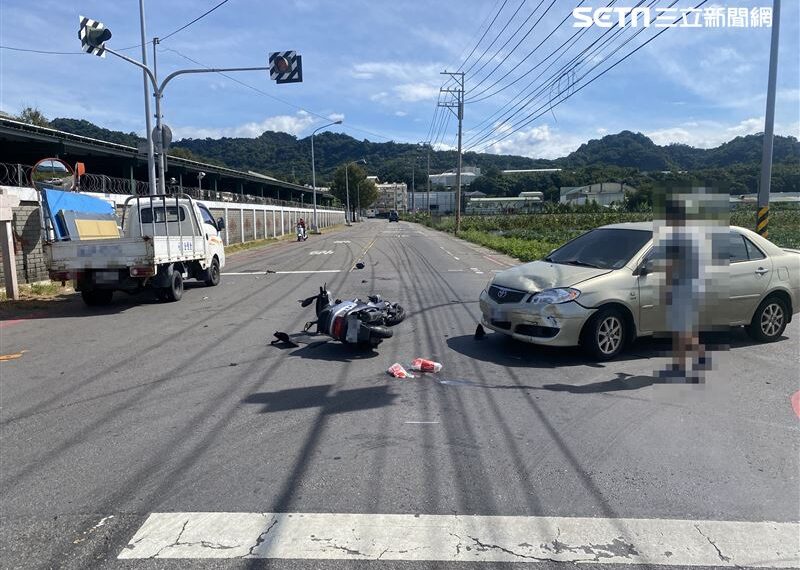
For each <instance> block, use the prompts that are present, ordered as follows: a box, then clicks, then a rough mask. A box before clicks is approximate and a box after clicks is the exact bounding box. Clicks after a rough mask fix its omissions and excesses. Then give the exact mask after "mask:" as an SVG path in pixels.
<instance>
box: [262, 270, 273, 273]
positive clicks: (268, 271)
mask: <svg viewBox="0 0 800 570" xmlns="http://www.w3.org/2000/svg"><path fill="white" fill-rule="evenodd" d="M264 273H276V271H275V270H274V269H267V270H266V271H265V272H264Z"/></svg>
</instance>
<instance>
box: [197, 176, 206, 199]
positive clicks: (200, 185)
mask: <svg viewBox="0 0 800 570" xmlns="http://www.w3.org/2000/svg"><path fill="white" fill-rule="evenodd" d="M205 177H206V173H205V172H198V173H197V189H198V190H199V191H200V193H199V194H198V197H199V196H202V195H203V178H205Z"/></svg>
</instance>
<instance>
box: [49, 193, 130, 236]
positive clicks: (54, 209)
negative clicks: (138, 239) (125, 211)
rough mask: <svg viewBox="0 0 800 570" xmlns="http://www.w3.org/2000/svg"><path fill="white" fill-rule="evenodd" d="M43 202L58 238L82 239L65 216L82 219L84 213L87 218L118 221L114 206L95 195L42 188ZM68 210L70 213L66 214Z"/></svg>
mask: <svg viewBox="0 0 800 570" xmlns="http://www.w3.org/2000/svg"><path fill="white" fill-rule="evenodd" d="M42 204H43V206H44V211H45V215H46V216H47V217H49V218H50V222H51V223H52V226H53V231H54V232H55V237H56V240H65V239H80V237H79V236H78V235H76V234H75V224H74V223H66V221H65V217H66V218H69V219H70V221H72V220H74V219H76V218H78V219H80V218H81V216H80V214H81V213H84V214H86V216H85V218H86V219H90V220H114V222H115V223H116V215H115V213H114V206H112V205H111V204H109V203H108V202H106V201H105V200H101V199H100V198H94V197H93V196H85V195H83V194H78V193H77V192H64V191H63V190H55V189H53V188H45V189H44V190H42ZM67 212H69V215H68V216H65V214H66V213H67ZM70 230H72V231H70Z"/></svg>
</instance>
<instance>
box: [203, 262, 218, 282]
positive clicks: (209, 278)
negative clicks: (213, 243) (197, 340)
mask: <svg viewBox="0 0 800 570" xmlns="http://www.w3.org/2000/svg"><path fill="white" fill-rule="evenodd" d="M204 281H205V284H206V286H208V287H216V286H217V285H219V281H220V273H219V259H217V258H216V257H214V259H212V260H211V267H209V268H208V269H206V271H205V279H204Z"/></svg>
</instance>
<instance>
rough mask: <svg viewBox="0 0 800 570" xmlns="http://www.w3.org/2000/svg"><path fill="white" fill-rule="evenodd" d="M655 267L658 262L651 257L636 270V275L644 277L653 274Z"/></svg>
mask: <svg viewBox="0 0 800 570" xmlns="http://www.w3.org/2000/svg"><path fill="white" fill-rule="evenodd" d="M655 266H656V260H655V259H653V258H652V257H651V258H650V259H646V260H645V261H644V262H643V263H641V264H640V265H639V267H638V268H637V269H636V272H635V274H636V275H638V276H640V277H644V276H645V275H648V274H650V273H652V272H653V269H654V268H655Z"/></svg>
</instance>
